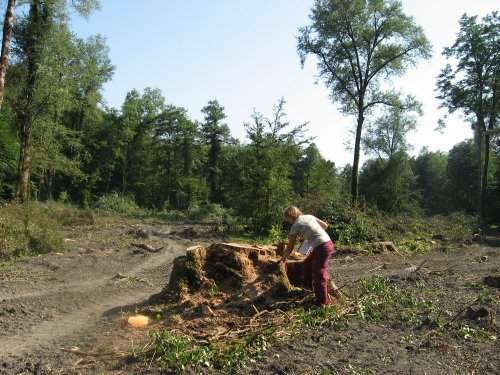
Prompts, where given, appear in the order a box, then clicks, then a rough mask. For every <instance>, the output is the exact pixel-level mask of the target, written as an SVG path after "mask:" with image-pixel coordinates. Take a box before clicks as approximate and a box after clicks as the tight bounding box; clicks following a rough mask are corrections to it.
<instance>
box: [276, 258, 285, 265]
mask: <svg viewBox="0 0 500 375" xmlns="http://www.w3.org/2000/svg"><path fill="white" fill-rule="evenodd" d="M285 262H286V258H285V257H282V258H281V259H280V260H278V261H277V262H276V264H281V263H285Z"/></svg>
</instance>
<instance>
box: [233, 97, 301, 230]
mask: <svg viewBox="0 0 500 375" xmlns="http://www.w3.org/2000/svg"><path fill="white" fill-rule="evenodd" d="M285 103H286V102H285V100H284V99H281V100H279V101H278V103H277V104H276V105H275V107H274V115H273V117H272V119H268V118H266V117H264V116H263V115H261V114H259V113H254V114H253V116H252V120H253V122H252V123H247V124H245V128H246V131H247V137H248V139H249V141H250V143H249V144H248V146H247V147H246V149H245V152H244V153H243V155H242V160H241V161H240V171H241V172H240V180H239V184H240V185H239V186H240V188H239V191H238V192H239V194H238V201H237V202H236V201H235V204H237V208H236V210H237V211H236V212H237V214H239V215H241V216H243V217H245V218H248V219H249V224H250V226H251V229H252V230H254V231H255V232H256V233H259V234H263V235H268V233H269V230H270V229H271V228H272V226H273V225H279V224H280V223H281V222H282V220H283V218H282V211H283V209H284V208H285V207H286V206H287V205H288V204H289V202H290V201H291V198H292V191H293V189H292V181H291V180H290V176H291V174H292V171H293V166H294V164H295V163H297V161H298V156H299V153H300V145H301V144H302V143H304V142H307V141H308V139H307V138H306V139H305V138H304V128H305V126H306V124H302V125H298V126H295V127H293V128H291V129H289V126H290V124H289V123H288V122H286V121H285V118H286V113H285V112H284V105H285Z"/></svg>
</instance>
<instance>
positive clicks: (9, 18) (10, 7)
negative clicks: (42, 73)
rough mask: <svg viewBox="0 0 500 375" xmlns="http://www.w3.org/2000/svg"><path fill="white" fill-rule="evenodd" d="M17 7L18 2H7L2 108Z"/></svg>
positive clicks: (1, 67)
mask: <svg viewBox="0 0 500 375" xmlns="http://www.w3.org/2000/svg"><path fill="white" fill-rule="evenodd" d="M15 7H16V0H9V1H8V2H7V11H6V12H5V20H4V24H3V36H2V52H1V55H0V107H2V103H3V95H4V87H5V75H6V74H7V68H8V67H9V46H10V38H11V36H12V24H13V23H14V8H15Z"/></svg>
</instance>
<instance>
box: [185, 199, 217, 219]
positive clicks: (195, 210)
mask: <svg viewBox="0 0 500 375" xmlns="http://www.w3.org/2000/svg"><path fill="white" fill-rule="evenodd" d="M187 216H188V218H189V219H191V220H195V221H199V222H216V223H222V222H223V221H225V219H226V217H227V210H226V209H224V207H222V206H221V205H220V204H218V203H205V204H201V205H194V206H191V207H190V208H189V210H188V212H187Z"/></svg>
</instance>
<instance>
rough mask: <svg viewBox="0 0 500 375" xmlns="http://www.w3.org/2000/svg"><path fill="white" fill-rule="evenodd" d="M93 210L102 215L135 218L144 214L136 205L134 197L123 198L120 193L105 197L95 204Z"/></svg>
mask: <svg viewBox="0 0 500 375" xmlns="http://www.w3.org/2000/svg"><path fill="white" fill-rule="evenodd" d="M93 208H94V209H95V210H96V211H97V212H100V213H108V214H116V215H122V216H134V215H139V214H141V213H143V212H144V210H141V209H140V208H139V206H138V205H137V204H136V203H135V200H134V198H133V197H131V196H129V195H126V196H122V195H119V194H118V193H113V194H108V195H103V196H102V197H100V198H99V199H98V200H97V201H96V202H95V203H94V205H93Z"/></svg>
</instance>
